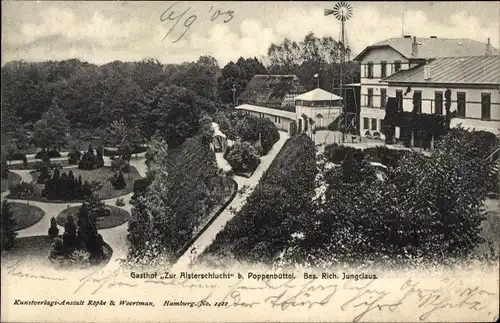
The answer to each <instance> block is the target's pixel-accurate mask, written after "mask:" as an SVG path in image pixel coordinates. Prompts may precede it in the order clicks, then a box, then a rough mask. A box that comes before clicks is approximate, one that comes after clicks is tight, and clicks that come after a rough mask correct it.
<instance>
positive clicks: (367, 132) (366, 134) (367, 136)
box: [365, 130, 372, 138]
mask: <svg viewBox="0 0 500 323" xmlns="http://www.w3.org/2000/svg"><path fill="white" fill-rule="evenodd" d="M365 137H366V138H371V137H372V134H371V132H370V131H368V130H367V131H366V132H365Z"/></svg>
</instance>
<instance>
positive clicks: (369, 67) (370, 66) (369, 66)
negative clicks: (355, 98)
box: [367, 62, 373, 79]
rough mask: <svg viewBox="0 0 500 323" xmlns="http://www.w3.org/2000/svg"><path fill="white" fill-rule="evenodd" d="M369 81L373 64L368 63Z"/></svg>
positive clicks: (371, 76)
mask: <svg viewBox="0 0 500 323" xmlns="http://www.w3.org/2000/svg"><path fill="white" fill-rule="evenodd" d="M367 77H368V78H369V79H371V78H373V62H368V74H367Z"/></svg>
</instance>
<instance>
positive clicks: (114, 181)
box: [111, 171, 127, 190]
mask: <svg viewBox="0 0 500 323" xmlns="http://www.w3.org/2000/svg"><path fill="white" fill-rule="evenodd" d="M111 185H113V187H114V188H115V189H117V190H121V189H123V188H125V187H126V186H127V182H125V178H124V177H123V172H121V171H120V172H118V173H115V174H114V175H113V178H111Z"/></svg>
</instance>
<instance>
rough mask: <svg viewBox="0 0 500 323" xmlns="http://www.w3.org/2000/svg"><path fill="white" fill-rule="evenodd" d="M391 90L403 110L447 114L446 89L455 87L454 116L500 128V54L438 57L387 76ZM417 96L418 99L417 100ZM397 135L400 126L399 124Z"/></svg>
mask: <svg viewBox="0 0 500 323" xmlns="http://www.w3.org/2000/svg"><path fill="white" fill-rule="evenodd" d="M384 81H385V82H386V84H387V87H388V89H387V94H388V96H390V97H394V98H396V101H397V104H398V106H399V108H400V109H401V110H402V111H407V112H410V111H413V107H414V102H415V103H416V104H417V112H418V113H426V114H441V115H444V114H445V101H446V98H445V92H446V90H448V89H449V90H450V91H451V108H450V111H451V112H454V116H455V117H454V118H452V119H451V122H450V126H451V127H455V126H458V125H461V126H462V127H464V128H466V129H471V130H472V129H476V130H483V131H489V132H491V133H494V134H496V133H498V131H499V128H500V56H498V55H488V56H487V55H484V56H469V57H449V58H437V59H434V60H431V61H429V62H428V63H427V64H425V65H422V66H419V67H417V68H414V69H412V70H408V71H405V72H401V73H397V74H394V75H392V76H390V77H387V78H386V79H384ZM415 98H416V100H415ZM395 135H396V138H398V137H399V129H398V128H396V134H395Z"/></svg>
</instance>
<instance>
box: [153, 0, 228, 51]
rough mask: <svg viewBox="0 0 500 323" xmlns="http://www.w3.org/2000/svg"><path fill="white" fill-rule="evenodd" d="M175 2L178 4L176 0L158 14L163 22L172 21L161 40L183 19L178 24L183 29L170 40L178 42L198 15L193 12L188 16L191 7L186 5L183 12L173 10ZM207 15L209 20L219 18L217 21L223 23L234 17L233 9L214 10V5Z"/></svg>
mask: <svg viewBox="0 0 500 323" xmlns="http://www.w3.org/2000/svg"><path fill="white" fill-rule="evenodd" d="M177 4H178V3H177V2H175V3H174V4H172V5H171V6H170V7H168V9H167V10H165V11H164V12H163V13H162V14H161V16H160V20H161V21H162V22H164V21H168V22H170V21H173V22H174V24H173V25H172V27H170V29H169V30H168V32H167V33H166V34H165V36H164V37H163V39H162V41H164V40H165V39H166V38H167V37H168V35H170V34H171V33H172V32H174V31H175V30H176V28H177V25H178V24H179V22H181V21H183V23H182V24H181V25H180V26H182V27H184V30H183V31H182V33H181V35H180V36H179V37H178V38H177V39H175V40H174V41H172V43H176V42H178V41H179V40H181V39H182V37H184V35H185V34H186V33H187V32H188V30H189V29H190V28H191V26H192V25H193V24H194V23H195V21H196V20H197V19H198V16H197V15H195V14H192V15H189V16H188V12H189V11H190V10H191V7H188V8H187V9H186V10H184V11H183V12H181V11H175V8H174V7H175V6H176V5H177ZM208 16H209V18H210V21H211V22H213V21H216V20H219V21H222V22H224V23H228V22H230V21H231V20H232V19H233V18H234V10H227V11H223V10H220V9H217V10H214V7H213V6H211V7H210V9H209V10H208Z"/></svg>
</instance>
